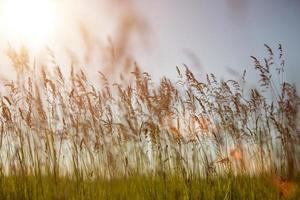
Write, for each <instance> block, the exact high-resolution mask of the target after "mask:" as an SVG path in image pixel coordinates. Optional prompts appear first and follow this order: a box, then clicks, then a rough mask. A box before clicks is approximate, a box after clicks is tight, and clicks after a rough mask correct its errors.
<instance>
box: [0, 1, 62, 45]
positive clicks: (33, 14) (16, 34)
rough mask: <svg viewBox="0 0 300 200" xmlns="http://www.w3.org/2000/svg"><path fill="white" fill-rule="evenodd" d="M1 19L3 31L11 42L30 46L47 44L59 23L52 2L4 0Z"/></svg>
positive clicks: (0, 14)
mask: <svg viewBox="0 0 300 200" xmlns="http://www.w3.org/2000/svg"><path fill="white" fill-rule="evenodd" d="M0 19H1V22H0V23H1V26H2V29H1V30H2V32H4V34H5V35H6V37H7V38H8V39H9V40H22V42H26V43H29V44H30V45H40V44H45V43H46V42H47V39H48V38H49V37H50V35H51V34H52V33H53V31H54V30H55V26H56V23H57V15H56V13H55V9H54V4H53V1H51V0H4V1H2V5H1V13H0Z"/></svg>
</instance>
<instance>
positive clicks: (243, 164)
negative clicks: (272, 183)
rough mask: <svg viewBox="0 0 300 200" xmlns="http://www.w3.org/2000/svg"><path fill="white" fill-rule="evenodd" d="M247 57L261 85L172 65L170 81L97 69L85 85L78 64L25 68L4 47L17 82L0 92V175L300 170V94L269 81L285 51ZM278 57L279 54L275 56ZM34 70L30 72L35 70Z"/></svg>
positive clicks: (24, 55)
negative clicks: (121, 78)
mask: <svg viewBox="0 0 300 200" xmlns="http://www.w3.org/2000/svg"><path fill="white" fill-rule="evenodd" d="M265 47H266V49H267V52H268V55H267V58H264V59H262V60H260V59H258V58H256V57H253V56H252V59H253V61H254V67H255V70H257V72H258V76H259V85H258V87H257V88H253V89H247V87H246V83H247V81H246V73H244V74H243V75H242V77H241V78H240V80H238V81H236V80H227V81H224V80H221V81H220V80H218V79H217V78H216V77H215V76H214V75H213V74H208V75H207V78H206V80H202V81H201V80H198V79H197V77H195V75H194V74H193V73H192V72H191V71H190V70H189V68H188V67H185V69H183V70H182V69H179V68H177V73H178V80H177V82H176V83H174V82H173V81H171V80H170V79H168V78H162V79H161V81H160V83H156V82H153V81H152V80H151V76H150V75H149V74H148V73H146V72H142V71H141V69H140V67H139V66H137V65H135V70H134V71H133V72H132V74H131V75H130V76H132V77H133V80H134V81H132V82H131V83H128V82H126V83H123V82H119V83H111V82H110V81H108V79H107V78H106V77H105V75H104V74H102V73H101V72H98V73H99V84H98V85H92V84H91V83H90V80H89V79H88V78H87V76H86V75H85V73H84V71H83V70H77V71H76V70H75V69H72V70H71V73H70V74H69V75H64V74H63V73H62V72H61V69H60V67H59V66H57V67H56V68H55V70H53V71H50V70H49V69H47V66H43V67H41V68H32V67H31V66H30V55H29V52H28V51H27V50H26V49H25V48H23V49H21V51H20V52H17V51H15V50H13V49H11V50H10V51H9V54H8V56H9V58H10V59H11V62H12V66H13V67H14V68H15V70H16V73H17V75H18V76H17V77H18V79H17V80H11V81H7V82H6V83H3V85H4V86H5V90H6V91H3V92H2V93H1V95H0V98H1V100H0V103H1V115H0V121H1V129H0V130H1V135H0V136H1V138H0V152H1V159H0V166H1V168H0V169H1V174H3V175H5V176H8V175H24V176H25V175H34V176H36V177H41V176H45V175H51V176H53V177H54V178H55V179H57V178H59V177H61V176H70V177H72V178H74V179H75V180H82V179H95V178H110V179H111V178H116V177H123V176H130V175H131V174H144V175H147V174H148V175H149V174H157V175H162V176H165V174H180V175H182V176H183V177H190V176H202V177H212V176H215V175H220V174H227V173H230V174H236V175H238V174H254V175H258V174H263V173H272V174H276V175H280V176H282V177H285V178H288V179H293V177H296V176H297V175H299V169H300V166H299V165H300V163H299V155H300V154H299V153H300V152H299V150H300V149H299V147H300V146H299V142H300V137H299V116H298V111H299V107H298V106H299V97H298V94H297V92H296V88H295V86H293V85H292V84H290V83H288V82H285V81H283V79H282V78H280V79H281V82H278V81H275V78H274V76H275V73H274V71H275V72H276V73H277V74H278V76H279V77H282V74H283V73H284V70H285V63H284V54H283V50H282V46H281V45H279V48H278V49H277V51H276V53H274V52H273V50H272V49H271V48H270V47H269V46H267V45H265ZM277 54H278V55H277ZM33 69H34V70H33Z"/></svg>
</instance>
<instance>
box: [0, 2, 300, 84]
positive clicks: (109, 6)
mask: <svg viewBox="0 0 300 200" xmlns="http://www.w3.org/2000/svg"><path fill="white" fill-rule="evenodd" d="M2 1H3V0H2ZM55 1H56V2H57V3H58V5H59V6H58V7H59V9H58V11H57V15H58V16H59V17H60V18H61V19H60V20H59V21H60V24H59V25H58V28H57V30H56V32H57V33H56V35H55V37H52V38H49V40H48V42H49V44H47V45H49V46H50V47H51V48H52V49H54V51H55V52H56V56H57V59H58V61H60V64H62V66H66V67H67V66H68V65H69V62H68V61H67V60H66V56H65V54H66V52H67V53H74V54H76V56H78V57H79V59H84V56H83V55H84V53H83V51H84V48H83V46H84V41H82V40H80V39H79V35H80V33H78V32H79V31H78V27H77V25H78V20H79V21H81V23H82V24H83V25H84V26H86V27H87V28H88V29H91V30H93V32H92V34H91V35H89V37H90V38H92V39H94V38H96V39H97V41H98V42H99V43H100V44H103V45H102V46H104V47H105V45H107V37H108V35H109V34H111V33H112V32H114V30H115V29H114V25H115V24H116V23H115V22H116V21H118V17H120V16H121V17H122V16H123V17H124V15H125V16H127V15H128V13H130V12H131V10H129V11H128V9H131V8H132V7H130V6H128V5H126V3H124V1H122V0H114V1H112V0H55ZM107 2H109V3H107ZM112 2H113V3H112ZM122 2H123V3H122ZM133 2H134V3H135V4H136V5H134V6H135V7H136V9H137V11H138V12H139V14H140V16H142V17H143V18H144V19H145V21H146V22H147V23H148V27H149V28H148V29H147V30H148V31H147V32H148V33H147V37H148V43H147V44H148V45H136V46H135V48H133V52H134V53H133V54H134V55H135V59H136V60H137V61H138V63H139V64H140V65H141V66H142V67H143V68H144V69H145V70H147V71H149V72H150V73H152V74H154V75H155V77H156V78H158V77H161V76H163V75H167V76H169V77H175V76H176V70H175V66H176V65H179V66H182V64H183V63H185V64H187V65H188V66H190V67H191V68H192V69H193V70H194V71H197V74H199V76H200V75H201V74H202V75H203V74H204V73H203V72H212V73H215V74H216V75H218V76H219V77H225V78H228V77H230V73H229V72H228V70H227V68H231V69H234V70H236V71H238V72H240V73H242V72H243V70H244V69H247V70H248V71H249V78H250V79H251V80H252V81H253V82H255V79H253V77H254V76H253V67H252V62H251V60H250V56H251V55H254V56H258V57H262V56H264V55H266V53H265V48H264V46H263V44H264V43H267V44H269V45H270V46H271V47H273V48H274V49H276V47H277V45H278V44H279V43H281V44H283V47H284V50H285V55H286V67H287V77H286V78H287V79H288V80H289V81H294V82H297V84H298V85H300V80H298V72H299V71H300V70H299V67H300V66H299V63H300V51H299V50H300V39H299V36H300V0H133ZM124 13H125V14H124ZM126 13H127V14H126ZM117 30H118V29H117ZM1 31H2V32H3V30H1ZM4 31H5V30H4ZM118 34H119V35H120V36H119V37H120V38H122V34H123V33H118ZM2 35H3V34H2V33H0V45H1V47H0V49H1V50H4V49H5V48H4V47H6V46H5V45H6V41H5V38H3V37H2ZM125 38H126V37H125ZM125 40H126V39H125ZM140 43H141V44H143V42H141V41H139V40H137V42H136V44H140ZM89 45H90V46H91V48H92V49H93V48H94V49H96V48H98V46H97V47H94V46H93V44H89ZM100 46H101V45H100ZM102 50H103V49H102ZM104 50H105V48H104ZM100 54H101V49H100V52H99V49H98V52H96V53H94V56H95V57H96V58H97V57H101V56H99V55H100ZM4 57H5V56H3V55H2V54H1V55H0V59H1V60H2V61H1V64H2V67H1V68H0V72H1V73H4V72H6V71H7V68H6V67H3V66H5V65H6V64H7V62H4V60H5V59H4ZM98 61H99V60H97V59H95V60H92V61H91V62H90V63H93V64H91V65H94V66H95V65H96V66H97V67H98V66H99V63H98ZM87 67H88V66H87ZM92 71H94V70H92Z"/></svg>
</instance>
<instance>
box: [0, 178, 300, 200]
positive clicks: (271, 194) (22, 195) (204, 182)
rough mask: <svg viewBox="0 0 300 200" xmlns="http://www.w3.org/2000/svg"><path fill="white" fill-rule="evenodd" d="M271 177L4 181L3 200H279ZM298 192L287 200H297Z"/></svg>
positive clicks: (2, 181) (16, 179) (7, 179)
mask: <svg viewBox="0 0 300 200" xmlns="http://www.w3.org/2000/svg"><path fill="white" fill-rule="evenodd" d="M271 180H272V177H270V176H260V177H249V176H237V177H235V176H230V175H228V176H225V177H211V178H207V179H203V178H196V177H185V178H183V177H182V176H166V177H163V176H147V177H146V176H141V175H132V176H129V177H122V178H117V179H112V180H104V179H100V180H85V181H83V180H71V179H70V177H64V178H62V177H61V178H59V179H57V180H55V179H53V177H42V178H38V177H34V176H28V177H15V176H10V177H6V178H2V179H1V182H0V186H1V189H0V198H1V199H3V200H4V199H91V200H93V199H95V200H96V199H149V200H152V199H211V200H213V199H280V197H282V194H280V191H279V190H278V189H277V188H276V187H275V185H274V183H273V182H272V181H271ZM296 195H298V196H299V195H300V191H299V189H298V190H297V191H295V192H294V194H293V195H291V196H286V197H285V198H284V199H297V198H296Z"/></svg>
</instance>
